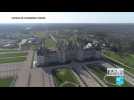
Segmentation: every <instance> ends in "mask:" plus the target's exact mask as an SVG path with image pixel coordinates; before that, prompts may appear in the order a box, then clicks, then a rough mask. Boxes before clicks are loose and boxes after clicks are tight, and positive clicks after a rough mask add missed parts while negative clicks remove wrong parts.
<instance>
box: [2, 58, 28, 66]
mask: <svg viewBox="0 0 134 100" xmlns="http://www.w3.org/2000/svg"><path fill="white" fill-rule="evenodd" d="M25 60H26V57H13V58H4V59H0V64H3V63H12V62H22V61H25Z"/></svg>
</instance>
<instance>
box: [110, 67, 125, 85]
mask: <svg viewBox="0 0 134 100" xmlns="http://www.w3.org/2000/svg"><path fill="white" fill-rule="evenodd" d="M107 76H113V77H115V83H116V85H118V86H121V85H123V84H124V82H125V78H124V69H123V68H107Z"/></svg>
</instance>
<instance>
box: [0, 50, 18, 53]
mask: <svg viewBox="0 0 134 100" xmlns="http://www.w3.org/2000/svg"><path fill="white" fill-rule="evenodd" d="M18 51H19V50H16V49H0V53H1V52H18Z"/></svg>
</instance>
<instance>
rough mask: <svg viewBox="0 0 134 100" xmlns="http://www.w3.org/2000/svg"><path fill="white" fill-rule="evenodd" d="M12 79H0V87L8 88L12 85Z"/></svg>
mask: <svg viewBox="0 0 134 100" xmlns="http://www.w3.org/2000/svg"><path fill="white" fill-rule="evenodd" d="M12 81H13V79H12V78H8V79H0V87H9V86H10V85H11V83H12Z"/></svg>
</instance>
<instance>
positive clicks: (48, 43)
mask: <svg viewBox="0 0 134 100" xmlns="http://www.w3.org/2000/svg"><path fill="white" fill-rule="evenodd" d="M45 47H46V48H56V42H55V41H53V40H52V39H51V38H46V39H45Z"/></svg>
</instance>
